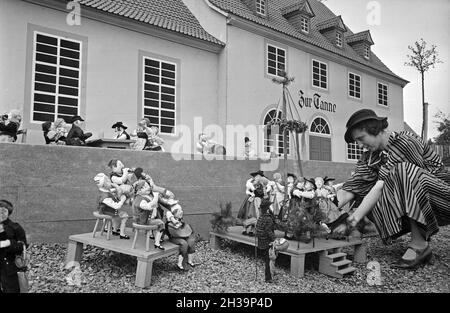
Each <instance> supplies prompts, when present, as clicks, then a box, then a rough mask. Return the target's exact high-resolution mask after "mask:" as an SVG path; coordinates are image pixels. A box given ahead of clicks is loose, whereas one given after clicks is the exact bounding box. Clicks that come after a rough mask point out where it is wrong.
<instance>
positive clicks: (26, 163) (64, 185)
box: [0, 143, 353, 244]
mask: <svg viewBox="0 0 450 313" xmlns="http://www.w3.org/2000/svg"><path fill="white" fill-rule="evenodd" d="M74 156H76V157H74ZM178 157H179V158H181V156H178ZM183 157H184V158H185V159H184V160H177V159H176V158H173V157H172V156H171V155H170V154H169V153H152V152H147V151H130V150H116V149H101V148H87V147H68V146H52V145H28V144H10V143H1V144H0V191H1V192H0V199H7V200H9V201H11V202H12V203H13V205H14V213H13V216H12V219H13V220H17V221H18V222H19V223H21V224H22V225H23V226H24V228H25V230H26V232H27V234H28V235H29V236H30V239H31V240H32V241H33V242H43V241H44V242H66V241H67V239H68V236H69V235H73V234H78V233H85V232H90V231H92V229H93V227H94V224H95V220H94V218H93V216H92V212H93V211H94V210H96V200H97V186H96V185H95V183H94V181H93V178H94V176H95V175H96V174H97V173H99V172H104V173H109V171H110V170H109V168H108V167H107V163H108V162H109V160H110V159H113V158H118V159H120V160H121V161H122V162H123V163H124V164H125V165H126V166H128V167H138V166H141V167H143V168H144V170H145V171H146V172H148V173H150V175H151V176H152V178H153V179H154V181H155V183H156V184H158V185H160V186H164V187H166V188H168V189H169V190H171V191H173V192H174V193H175V195H176V197H177V199H179V200H180V204H181V205H182V207H183V210H184V212H185V216H186V220H187V221H188V222H189V223H192V224H193V226H194V228H195V230H196V231H197V232H198V233H199V234H200V235H201V236H202V237H203V238H204V239H208V238H209V237H208V233H209V231H210V228H211V225H210V219H211V213H213V212H218V211H219V204H220V203H221V202H222V203H223V204H225V203H226V202H228V201H230V202H231V203H232V208H233V214H234V216H236V215H237V212H238V210H239V208H240V206H241V204H242V202H243V201H244V199H245V182H246V180H247V179H248V178H249V177H250V176H249V173H251V172H254V171H256V170H258V169H259V168H260V164H261V163H260V162H259V161H257V160H245V161H244V160H241V161H239V160H233V161H226V160H212V161H208V160H206V159H203V160H193V157H192V155H184V156H183ZM302 166H303V169H304V175H305V176H307V177H316V176H325V175H328V176H329V177H330V176H331V177H335V178H336V182H341V181H344V180H345V179H347V177H349V175H350V172H351V170H352V169H353V165H351V164H338V163H332V162H327V163H324V162H311V161H305V162H303V163H302ZM283 169H284V167H283V163H282V162H280V163H279V164H278V168H277V169H276V171H280V172H282V171H283ZM286 169H287V170H288V171H291V172H292V171H293V164H292V162H288V163H287V164H286ZM265 173H266V176H267V177H269V178H271V177H272V175H273V173H274V171H270V172H269V171H267V172H265ZM125 209H126V210H128V212H129V213H130V214H131V209H130V208H129V207H125ZM130 244H131V242H130Z"/></svg>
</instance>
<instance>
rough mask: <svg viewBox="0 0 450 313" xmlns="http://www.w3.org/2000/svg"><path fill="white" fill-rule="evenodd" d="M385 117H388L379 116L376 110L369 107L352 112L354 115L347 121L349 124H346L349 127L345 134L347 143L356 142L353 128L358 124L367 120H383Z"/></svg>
mask: <svg viewBox="0 0 450 313" xmlns="http://www.w3.org/2000/svg"><path fill="white" fill-rule="evenodd" d="M384 119H387V117H382V116H377V115H376V114H375V112H374V111H372V110H369V109H362V110H359V111H356V112H355V113H353V114H352V116H350V118H349V119H348V121H347V124H346V125H345V126H346V127H347V131H346V132H345V135H344V138H345V142H347V143H352V142H354V140H353V138H352V129H353V127H354V126H355V125H356V124H358V123H360V122H363V121H367V120H377V121H382V120H384Z"/></svg>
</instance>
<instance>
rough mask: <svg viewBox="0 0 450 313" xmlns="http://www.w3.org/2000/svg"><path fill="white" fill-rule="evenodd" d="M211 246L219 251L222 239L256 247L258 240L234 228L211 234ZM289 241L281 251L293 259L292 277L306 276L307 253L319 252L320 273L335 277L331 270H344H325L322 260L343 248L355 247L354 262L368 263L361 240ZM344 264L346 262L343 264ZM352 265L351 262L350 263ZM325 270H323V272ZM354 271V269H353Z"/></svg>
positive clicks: (337, 268) (337, 269) (337, 266)
mask: <svg viewBox="0 0 450 313" xmlns="http://www.w3.org/2000/svg"><path fill="white" fill-rule="evenodd" d="M209 234H210V239H209V240H210V245H211V248H212V249H219V248H220V240H221V239H228V240H232V241H236V242H240V243H244V244H247V245H250V246H255V244H256V240H255V237H249V236H246V235H243V234H242V226H233V227H230V228H229V229H228V232H227V233H217V232H210V233H209ZM275 234H276V236H277V237H282V235H283V234H284V233H281V232H280V231H275ZM288 241H289V248H288V249H287V250H286V251H280V253H282V254H286V255H289V256H290V257H291V275H293V276H296V277H303V276H304V275H305V256H306V254H307V253H314V252H319V253H320V257H321V262H320V263H321V264H320V267H319V271H320V272H322V273H324V274H327V275H331V276H335V277H339V273H336V275H333V273H332V271H331V270H330V268H333V269H334V270H335V271H336V272H338V271H339V270H342V268H339V264H340V263H338V265H336V266H335V268H334V267H333V264H331V265H329V267H328V268H325V265H324V264H325V263H326V262H323V261H322V259H324V260H326V259H327V258H328V257H329V256H330V252H331V253H338V252H340V249H341V248H343V247H348V246H353V247H354V256H353V261H354V262H357V263H365V262H366V245H365V243H364V242H363V241H362V240H360V239H354V238H352V239H350V240H349V241H347V240H334V239H328V240H327V239H322V238H320V239H319V238H316V239H315V240H314V246H313V242H312V241H311V242H310V243H302V242H300V243H299V242H298V241H296V240H288ZM340 256H341V258H340V262H341V261H342V257H345V255H344V254H343V253H340ZM341 263H344V262H341ZM350 263H351V262H350ZM322 269H323V270H322ZM352 269H354V268H352ZM349 272H350V270H347V273H349Z"/></svg>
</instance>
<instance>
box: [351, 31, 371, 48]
mask: <svg viewBox="0 0 450 313" xmlns="http://www.w3.org/2000/svg"><path fill="white" fill-rule="evenodd" d="M345 39H346V40H347V43H348V44H351V43H355V42H358V41H367V42H369V43H370V44H372V45H373V40H372V36H370V32H369V31H368V30H365V31H363V32H359V33H356V34H353V35H349V36H347V37H346V38H345Z"/></svg>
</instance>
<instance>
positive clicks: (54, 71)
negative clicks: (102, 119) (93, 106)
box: [31, 32, 82, 122]
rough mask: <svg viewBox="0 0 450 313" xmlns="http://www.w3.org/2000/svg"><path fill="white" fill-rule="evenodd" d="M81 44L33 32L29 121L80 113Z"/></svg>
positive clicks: (65, 118) (44, 120)
mask: <svg viewBox="0 0 450 313" xmlns="http://www.w3.org/2000/svg"><path fill="white" fill-rule="evenodd" d="M81 45H82V43H81V42H80V41H77V40H71V39H66V38H62V37H59V36H54V35H50V34H44V33H41V32H34V43H33V72H32V79H33V81H32V89H31V90H32V110H31V122H47V121H49V122H53V121H54V120H55V119H56V118H63V119H64V120H66V121H68V119H69V118H70V117H71V116H73V115H78V114H79V108H80V89H81V88H80V80H81Z"/></svg>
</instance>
